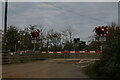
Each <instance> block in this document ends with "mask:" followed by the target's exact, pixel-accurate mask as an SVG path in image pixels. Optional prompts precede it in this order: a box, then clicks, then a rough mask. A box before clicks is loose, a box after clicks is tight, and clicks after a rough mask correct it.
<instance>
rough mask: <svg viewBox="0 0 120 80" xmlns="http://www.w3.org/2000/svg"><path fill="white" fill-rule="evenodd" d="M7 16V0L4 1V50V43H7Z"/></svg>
mask: <svg viewBox="0 0 120 80" xmlns="http://www.w3.org/2000/svg"><path fill="white" fill-rule="evenodd" d="M7 14H8V0H5V12H4V44H5V47H4V48H6V42H7V38H6V31H7V16H8V15H7ZM5 50H6V49H5Z"/></svg>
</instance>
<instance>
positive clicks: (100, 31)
mask: <svg viewBox="0 0 120 80" xmlns="http://www.w3.org/2000/svg"><path fill="white" fill-rule="evenodd" d="M95 32H96V37H97V38H98V41H99V40H100V41H101V42H103V41H106V36H107V35H108V26H98V27H95ZM100 48H101V50H102V46H100Z"/></svg>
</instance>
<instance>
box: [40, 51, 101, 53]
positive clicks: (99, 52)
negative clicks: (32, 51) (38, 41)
mask: <svg viewBox="0 0 120 80" xmlns="http://www.w3.org/2000/svg"><path fill="white" fill-rule="evenodd" d="M101 52H102V51H39V53H101Z"/></svg>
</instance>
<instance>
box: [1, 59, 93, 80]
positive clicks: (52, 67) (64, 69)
mask: <svg viewBox="0 0 120 80" xmlns="http://www.w3.org/2000/svg"><path fill="white" fill-rule="evenodd" d="M74 63H76V62H74ZM74 63H73V62H64V61H63V60H62V61H60V60H42V61H34V62H29V63H21V64H10V65H3V66H2V70H3V73H2V77H3V78H88V77H87V76H86V75H85V74H83V72H82V69H81V68H80V67H78V66H76V65H75V64H74ZM77 63H78V62H77ZM90 80H91V79H90Z"/></svg>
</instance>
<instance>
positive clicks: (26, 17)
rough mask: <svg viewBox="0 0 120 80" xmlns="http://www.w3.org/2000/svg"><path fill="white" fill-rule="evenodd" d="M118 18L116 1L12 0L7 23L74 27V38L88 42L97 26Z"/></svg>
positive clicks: (58, 29)
mask: <svg viewBox="0 0 120 80" xmlns="http://www.w3.org/2000/svg"><path fill="white" fill-rule="evenodd" d="M51 1H54V0H51ZM58 1H59V0H58ZM71 1H72V0H71ZM93 1H94V0H93ZM107 1H108V0H107ZM109 1H110V0H109ZM116 1H117V0H116ZM0 5H1V4H0ZM0 14H1V13H0ZM0 18H1V17H0ZM117 21H118V3H117V2H9V8H8V25H15V26H18V27H19V28H21V29H22V28H24V27H25V26H26V25H29V24H32V25H34V24H35V25H44V27H45V28H46V29H47V30H49V29H52V28H53V29H54V30H56V31H62V30H65V28H66V27H68V26H71V27H72V30H73V32H74V33H76V36H75V37H79V38H80V39H81V40H85V41H88V39H89V38H88V37H90V36H92V35H93V34H95V33H94V32H92V31H93V29H94V28H95V27H96V26H99V25H106V24H108V25H109V24H110V23H111V22H116V23H117ZM0 24H1V23H0Z"/></svg>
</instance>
